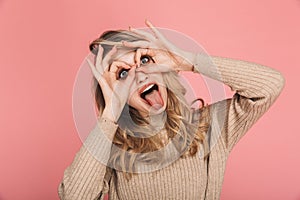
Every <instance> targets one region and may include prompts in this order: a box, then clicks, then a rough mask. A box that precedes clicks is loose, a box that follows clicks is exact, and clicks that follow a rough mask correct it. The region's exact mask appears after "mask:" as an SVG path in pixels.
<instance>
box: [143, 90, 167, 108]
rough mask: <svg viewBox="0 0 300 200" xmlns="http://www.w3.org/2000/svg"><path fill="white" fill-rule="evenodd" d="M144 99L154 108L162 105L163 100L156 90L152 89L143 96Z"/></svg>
mask: <svg viewBox="0 0 300 200" xmlns="http://www.w3.org/2000/svg"><path fill="white" fill-rule="evenodd" d="M145 99H146V100H147V102H148V103H149V104H150V106H153V107H154V108H156V109H159V108H161V107H163V104H164V102H163V100H162V98H161V96H160V93H159V92H158V91H157V90H153V91H152V92H151V93H150V94H147V95H146V96H145Z"/></svg>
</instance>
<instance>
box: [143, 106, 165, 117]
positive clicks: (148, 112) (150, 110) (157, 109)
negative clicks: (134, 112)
mask: <svg viewBox="0 0 300 200" xmlns="http://www.w3.org/2000/svg"><path fill="white" fill-rule="evenodd" d="M165 110H166V106H164V105H160V104H154V105H152V106H150V105H149V106H147V109H145V110H143V111H140V114H141V115H142V116H143V117H149V116H153V115H159V114H162V113H163V112H164V111H165Z"/></svg>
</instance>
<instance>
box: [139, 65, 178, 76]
mask: <svg viewBox="0 0 300 200" xmlns="http://www.w3.org/2000/svg"><path fill="white" fill-rule="evenodd" d="M171 71H175V70H174V69H173V68H171V67H169V66H168V65H158V64H155V63H152V64H148V65H145V66H142V67H139V68H137V69H136V72H143V73H145V74H152V73H163V72H171Z"/></svg>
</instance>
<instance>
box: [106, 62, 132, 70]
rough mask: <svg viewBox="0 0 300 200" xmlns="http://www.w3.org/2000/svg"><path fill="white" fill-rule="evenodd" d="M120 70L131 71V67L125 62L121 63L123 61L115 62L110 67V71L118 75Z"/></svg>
mask: <svg viewBox="0 0 300 200" xmlns="http://www.w3.org/2000/svg"><path fill="white" fill-rule="evenodd" d="M119 68H124V69H130V68H131V67H130V65H128V64H127V63H125V62H121V61H114V62H113V63H112V64H111V65H110V69H109V71H110V72H112V73H116V72H117V71H118V69H119Z"/></svg>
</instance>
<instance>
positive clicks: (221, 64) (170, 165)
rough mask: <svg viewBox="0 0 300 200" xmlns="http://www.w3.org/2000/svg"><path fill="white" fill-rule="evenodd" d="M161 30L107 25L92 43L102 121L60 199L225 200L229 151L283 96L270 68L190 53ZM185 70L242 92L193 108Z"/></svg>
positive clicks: (76, 161) (70, 171) (280, 80)
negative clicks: (181, 74) (187, 95)
mask: <svg viewBox="0 0 300 200" xmlns="http://www.w3.org/2000/svg"><path fill="white" fill-rule="evenodd" d="M146 24H147V26H149V28H150V29H151V31H152V33H153V34H151V33H149V32H145V31H141V30H135V29H131V28H130V30H129V31H125V30H124V31H108V32H105V33H104V34H102V35H101V36H100V38H98V39H96V40H95V41H94V42H92V44H91V45H90V50H91V52H92V53H93V54H94V55H95V58H94V60H89V59H88V60H87V62H88V63H89V65H90V67H91V70H92V72H93V75H94V77H95V83H96V84H95V86H96V87H95V102H96V105H97V108H98V111H99V118H98V124H97V126H96V127H95V129H94V130H93V131H92V132H91V133H90V135H89V136H88V138H87V139H86V141H85V142H84V145H83V146H82V147H81V149H80V151H79V152H78V153H77V155H76V157H75V159H74V161H73V163H72V164H71V165H70V166H69V167H68V168H67V169H66V170H65V173H64V177H63V180H62V182H61V184H60V186H59V196H60V198H61V199H103V198H104V196H105V194H107V193H108V194H109V199H209V200H210V199H219V197H220V192H221V188H222V182H223V177H224V172H225V165H226V160H227V158H228V155H229V153H230V151H231V150H232V148H233V147H234V145H235V144H236V143H237V142H238V141H239V140H240V138H241V137H242V136H243V135H244V134H245V133H246V131H247V130H248V129H249V128H250V127H251V126H252V125H253V124H254V123H255V122H256V121H257V120H258V119H259V118H260V117H261V116H262V114H263V113H265V112H266V111H267V110H268V108H269V107H270V106H271V105H272V103H273V102H274V101H275V100H276V98H277V97H278V96H279V94H280V92H281V90H282V88H283V86H284V78H283V76H282V75H281V74H280V73H279V72H277V71H275V70H273V69H270V68H268V67H265V66H262V65H259V64H255V63H250V62H245V61H241V60H233V59H229V58H221V57H211V58H209V57H208V56H205V55H204V54H200V53H197V54H194V53H191V52H186V51H184V50H182V49H180V48H178V47H176V46H175V45H173V44H172V43H170V42H169V41H168V40H167V39H166V38H165V37H164V36H163V35H162V34H161V33H160V32H159V31H158V30H157V29H156V28H155V27H153V25H152V24H151V23H150V22H149V21H146ZM179 71H193V72H195V73H201V74H203V75H205V76H208V77H210V78H212V79H215V80H218V81H220V82H222V83H224V84H226V85H228V86H230V87H231V89H232V90H234V91H235V94H234V95H233V97H232V98H230V99H226V100H223V101H220V102H217V103H214V104H212V105H204V103H203V100H201V99H200V101H201V102H202V107H201V108H199V109H196V110H195V109H191V108H190V105H189V104H188V103H187V101H186V100H185V98H184V95H185V92H186V91H185V88H184V87H183V86H182V85H181V84H180V82H179V80H178V74H177V73H178V72H179Z"/></svg>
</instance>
